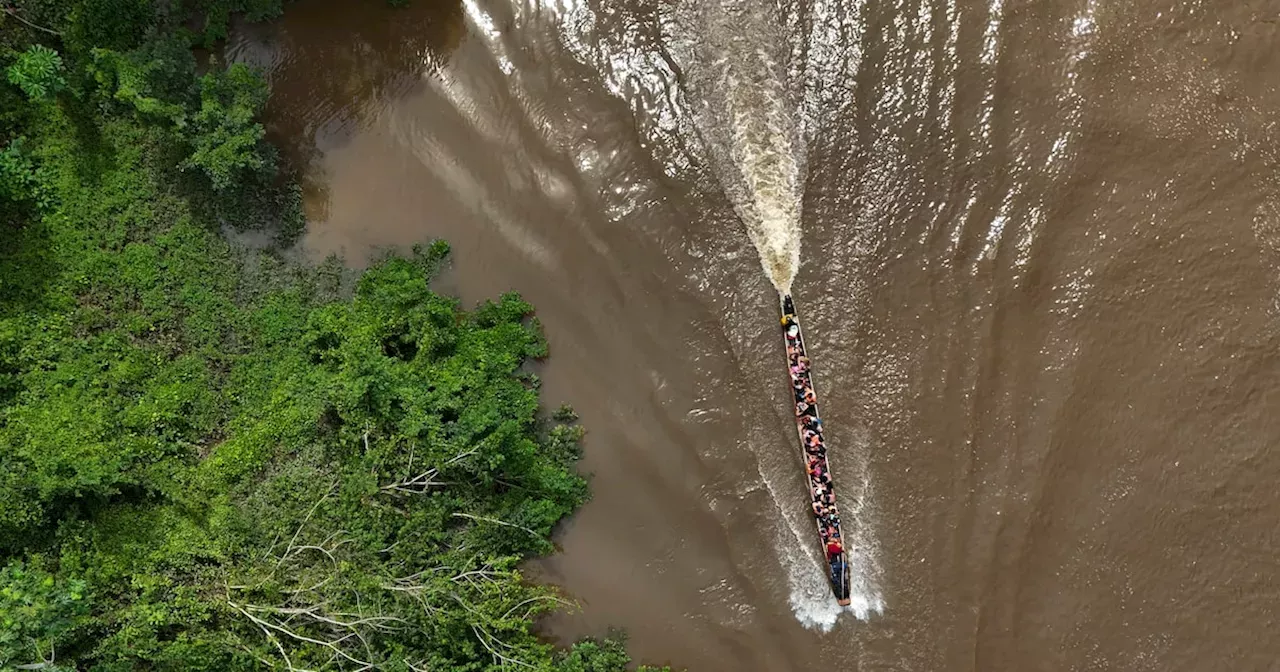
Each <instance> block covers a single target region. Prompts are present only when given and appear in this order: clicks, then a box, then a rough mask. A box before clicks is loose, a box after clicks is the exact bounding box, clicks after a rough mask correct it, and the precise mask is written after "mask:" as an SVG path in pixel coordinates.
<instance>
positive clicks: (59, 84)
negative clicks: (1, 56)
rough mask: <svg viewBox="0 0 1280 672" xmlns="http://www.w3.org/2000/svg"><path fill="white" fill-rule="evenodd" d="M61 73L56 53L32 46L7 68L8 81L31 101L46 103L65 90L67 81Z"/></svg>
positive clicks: (59, 59) (38, 46) (59, 61)
mask: <svg viewBox="0 0 1280 672" xmlns="http://www.w3.org/2000/svg"><path fill="white" fill-rule="evenodd" d="M62 71H63V67H62V57H61V56H59V55H58V52H56V51H54V50H52V49H50V48H48V47H45V46H42V45H39V44H34V45H31V47H29V48H28V49H27V50H26V51H24V52H22V53H21V54H19V55H18V60H17V62H15V63H14V64H13V65H11V66H9V71H8V79H9V83H10V84H13V85H15V86H17V87H18V88H20V89H22V92H23V93H25V94H27V97H28V98H30V99H31V100H33V101H46V100H51V99H53V97H54V96H56V95H58V93H59V92H61V91H62V90H63V89H65V88H66V86H67V80H66V79H64V78H63V76H62Z"/></svg>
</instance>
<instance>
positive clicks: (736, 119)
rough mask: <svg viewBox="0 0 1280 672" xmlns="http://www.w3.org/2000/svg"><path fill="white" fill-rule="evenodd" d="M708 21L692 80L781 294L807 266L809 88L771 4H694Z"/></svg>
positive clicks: (713, 153)
mask: <svg viewBox="0 0 1280 672" xmlns="http://www.w3.org/2000/svg"><path fill="white" fill-rule="evenodd" d="M693 4H697V5H698V11H700V12H701V16H699V17H698V18H697V20H695V21H692V23H693V24H694V25H699V26H702V27H704V31H703V32H702V36H703V39H701V40H699V41H698V42H697V47H696V48H695V51H696V52H697V53H696V56H695V58H694V59H693V63H692V64H691V67H690V69H689V71H688V72H687V74H688V81H687V86H688V87H689V89H690V91H691V93H693V94H694V95H693V96H692V97H693V99H694V100H697V101H698V103H697V105H696V109H695V110H694V120H695V124H696V126H697V128H698V131H699V133H701V134H702V136H703V139H704V141H705V144H706V149H707V150H708V152H709V154H710V159H711V168H712V170H713V171H714V172H715V173H716V176H717V178H718V179H719V180H720V183H721V184H722V185H723V187H724V189H725V191H726V193H727V194H728V196H729V199H730V201H731V202H732V203H733V207H734V210H735V211H736V212H737V213H738V217H739V218H740V219H741V220H742V222H743V224H744V225H745V226H746V229H747V234H748V235H749V236H750V237H751V242H752V243H753V244H754V245H755V248H756V251H757V252H758V253H759V255H760V263H761V265H762V266H763V267H764V270H765V273H766V274H767V275H768V276H769V279H770V280H771V281H772V282H773V285H774V287H776V288H777V289H778V292H779V293H780V294H783V295H786V294H790V293H791V283H792V281H793V280H794V279H795V276H796V271H797V270H798V269H799V267H800V199H801V190H802V189H803V186H804V159H805V144H804V133H803V128H802V126H801V124H800V122H799V117H798V116H797V115H796V114H795V112H794V110H795V109H796V107H797V105H796V103H797V102H798V100H799V98H800V96H801V95H802V92H800V91H793V90H792V87H789V86H788V82H789V81H790V80H791V78H790V77H789V76H788V73H787V64H786V60H787V59H786V57H787V51H786V45H785V42H784V41H783V39H782V36H781V35H780V34H779V31H778V26H777V22H776V20H774V18H773V17H771V16H770V15H769V13H768V11H769V6H768V3H758V2H733V1H732V0H722V1H721V2H708V3H693Z"/></svg>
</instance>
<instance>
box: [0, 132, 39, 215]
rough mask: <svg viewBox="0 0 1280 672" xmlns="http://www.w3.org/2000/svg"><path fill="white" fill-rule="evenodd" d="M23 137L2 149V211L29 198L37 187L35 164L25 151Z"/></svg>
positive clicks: (0, 163) (0, 154) (0, 166)
mask: <svg viewBox="0 0 1280 672" xmlns="http://www.w3.org/2000/svg"><path fill="white" fill-rule="evenodd" d="M24 144H25V141H24V139H23V138H15V139H14V140H13V141H12V142H10V143H9V144H8V145H6V146H5V147H4V149H0V213H3V212H4V211H5V208H6V205H5V204H6V202H7V203H8V204H10V206H12V205H14V204H18V203H21V202H23V201H27V200H29V199H30V198H31V197H32V196H33V192H34V189H35V187H36V176H35V165H34V164H33V163H32V162H31V159H29V158H28V157H27V156H26V155H25V154H24V153H23V149H22V148H23V145H24Z"/></svg>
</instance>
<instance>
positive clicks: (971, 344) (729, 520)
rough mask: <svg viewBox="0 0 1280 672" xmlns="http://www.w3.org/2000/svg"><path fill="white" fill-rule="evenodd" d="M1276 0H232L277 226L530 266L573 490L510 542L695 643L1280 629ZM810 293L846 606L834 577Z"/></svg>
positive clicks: (1100, 648)
mask: <svg viewBox="0 0 1280 672" xmlns="http://www.w3.org/2000/svg"><path fill="white" fill-rule="evenodd" d="M1278 41H1280V15H1277V13H1276V10H1275V7H1274V4H1273V3H1264V2H1258V1H1256V0H1244V1H1241V2H1233V3H1223V2H1218V3H1209V2H1200V1H1193V2H1174V1H1173V0H1144V1H1143V2H1137V1H1135V0H1114V1H1105V0H1044V1H1042V2H1034V3H1028V2H1022V3H1016V2H1012V1H1011V0H983V1H976V2H975V1H969V0H923V1H922V0H898V1H896V2H870V1H868V0H843V1H836V0H808V1H805V2H781V3H773V2H761V1H752V0H710V1H701V0H665V1H662V2H647V1H645V0H613V1H610V2H599V1H594V0H524V1H521V0H463V2H461V3H450V2H427V1H426V0H412V2H411V3H410V6H409V7H408V8H404V9H393V8H390V7H386V6H384V3H382V2H380V1H379V2H365V3H350V2H340V1H339V0H298V2H295V3H293V4H291V5H290V6H289V8H288V9H287V11H286V14H285V16H284V17H283V19H281V20H279V21H277V22H275V23H271V24H266V25H245V26H240V27H239V29H238V30H237V32H236V34H235V36H234V37H233V39H232V41H231V44H229V45H228V49H227V52H228V56H229V57H230V58H232V59H235V60H241V61H246V62H251V63H255V64H258V65H261V66H263V67H264V68H266V70H267V72H268V77H269V79H270V81H271V84H272V99H271V102H270V103H269V108H268V114H267V117H268V118H267V125H268V131H269V134H270V137H271V139H272V140H273V141H275V142H276V143H277V144H279V145H280V146H281V147H282V148H283V150H284V153H285V156H286V158H287V159H288V160H289V162H290V163H291V164H292V165H294V166H296V167H297V168H298V170H299V171H300V172H301V174H302V178H303V184H304V192H305V201H306V209H307V214H308V229H307V232H306V234H305V237H304V239H303V241H302V243H301V244H300V248H299V249H300V251H301V252H303V253H305V254H307V255H309V256H311V257H313V258H317V259H319V258H323V257H325V256H327V255H329V254H340V255H342V256H343V257H344V258H345V259H346V260H347V262H348V263H349V264H351V265H354V266H360V265H362V264H365V263H367V262H368V261H369V260H370V259H372V258H374V257H376V255H378V254H380V253H381V251H382V250H384V249H386V248H395V247H403V246H407V245H411V244H413V243H416V242H421V241H424V240H428V239H431V238H435V237H443V238H446V239H448V240H449V241H450V243H451V244H452V245H453V249H454V258H453V263H452V266H451V269H450V270H449V272H448V273H447V275H446V276H445V277H444V278H442V280H441V282H440V288H441V289H442V290H444V291H449V292H454V293H457V294H459V295H460V296H461V297H462V298H463V300H464V301H466V302H468V303H472V302H475V301H478V300H480V299H482V298H486V297H492V296H494V295H496V294H498V293H500V292H503V291H507V290H511V289H515V290H517V291H519V292H521V293H522V294H523V295H524V297H525V298H527V299H528V300H530V301H531V302H532V303H533V304H534V305H535V306H536V307H537V309H538V317H539V319H540V320H541V321H542V323H543V325H544V327H545V329H546V332H547V336H548V339H549V341H550V345H551V353H552V354H551V356H550V357H549V358H548V359H547V360H546V362H545V363H543V364H540V365H539V370H538V372H539V375H540V376H541V378H542V381H543V394H544V400H545V402H546V403H547V404H548V405H552V406H554V405H558V404H559V403H561V402H568V403H570V404H572V405H573V406H574V408H575V409H576V410H577V411H578V412H579V414H580V415H581V417H582V422H583V424H584V426H585V427H586V428H587V429H588V435H587V440H586V444H585V454H586V457H585V460H584V463H583V468H584V470H585V471H588V472H590V473H591V474H592V487H593V493H594V495H593V499H592V501H591V502H590V503H588V504H587V505H586V506H585V507H584V508H583V509H582V510H581V511H580V512H579V513H578V514H577V515H576V516H575V517H574V518H572V519H571V520H570V521H569V522H568V523H567V524H566V525H565V526H564V529H563V530H562V532H561V533H560V537H559V540H560V544H561V546H562V551H561V552H560V553H558V554H556V555H554V556H551V557H548V558H546V559H545V560H542V561H540V562H538V563H536V564H535V565H533V566H531V567H529V569H528V571H529V573H530V574H531V575H532V576H534V577H536V578H538V579H539V580H541V581H546V582H550V583H554V584H557V585H559V586H561V587H562V589H563V590H564V591H565V593H566V594H567V595H568V596H570V597H572V598H573V599H575V600H576V601H577V603H578V604H579V605H580V608H579V609H577V610H575V611H571V612H566V613H563V614H561V615H557V616H555V617H553V618H550V619H548V620H547V621H546V622H544V623H543V624H542V628H543V631H544V632H546V633H547V634H548V636H550V637H553V638H557V639H561V640H564V641H569V640H571V639H573V638H576V637H579V636H583V635H601V634H604V633H605V631H606V629H607V628H608V627H611V626H616V627H620V628H623V629H625V630H626V631H627V632H628V633H629V636H630V639H629V648H630V650H631V651H632V653H633V654H634V655H635V656H636V657H637V658H638V659H639V660H641V661H644V662H653V663H662V662H669V663H672V664H675V665H678V666H681V667H687V668H688V669H690V670H695V671H698V672H702V671H711V672H716V671H721V670H723V671H725V672H729V671H739V670H744V671H745V670H771V671H772V670H808V669H813V668H815V667H821V668H822V669H840V670H929V671H936V670H993V669H994V670H1133V671H1139V670H1153V671H1154V670H1159V671H1162V672H1163V671H1169V670H1209V669H1231V670H1254V669H1258V670H1260V669H1270V668H1271V666H1273V665H1274V664H1275V660H1277V658H1278V657H1280V651H1277V644H1276V643H1275V642H1273V641H1271V640H1272V639H1274V637H1272V636H1271V635H1272V634H1273V633H1274V632H1275V629H1276V626H1277V622H1276V619H1277V616H1276V614H1277V613H1280V572H1278V571H1277V569H1276V561H1275V557H1276V554H1277V550H1278V547H1280V533H1278V532H1277V529H1278V528H1277V525H1276V522H1275V521H1276V520H1277V514H1278V511H1280V494H1278V493H1277V489H1276V487H1275V485H1274V484H1275V483H1276V482H1277V480H1278V479H1280V460H1278V459H1277V458H1276V456H1275V451H1274V449H1275V447H1276V446H1277V444H1278V443H1280V359H1278V358H1277V354H1276V353H1277V350H1278V348H1280V182H1278V180H1280V166H1278V165H1277V154H1276V152H1277V140H1278V138H1277V137H1276V135H1277V129H1278V128H1280V127H1278V126H1277V122H1280V89H1278V88H1277V85H1280V49H1278V48H1277V46H1280V45H1277V42H1278ZM775 288H790V289H791V291H792V292H793V293H794V296H795V297H796V302H797V305H798V307H799V310H800V313H801V316H802V317H803V318H804V319H805V324H806V336H807V342H808V347H809V350H810V355H811V357H812V359H813V365H814V368H815V371H816V381H817V385H818V392H819V394H820V396H821V399H822V403H823V416H824V421H825V426H826V428H827V435H828V443H829V450H830V452H831V457H832V462H833V466H834V470H835V477H836V482H837V495H838V497H839V498H840V502H841V510H842V512H843V516H842V517H843V518H844V519H845V521H844V525H845V527H846V528H847V529H846V532H847V533H848V534H850V536H851V537H852V539H853V541H854V542H855V543H856V546H857V550H856V556H855V560H854V569H855V572H854V575H855V576H854V578H855V584H856V585H855V591H854V597H855V600H854V604H853V605H852V607H851V608H849V609H847V610H841V609H839V608H838V607H837V606H836V605H835V602H834V599H833V598H832V597H831V594H830V591H829V589H828V587H827V586H826V584H825V582H824V580H823V577H822V574H821V568H820V558H819V554H818V553H819V551H818V548H817V538H816V534H815V533H814V531H813V525H812V519H811V516H809V515H808V514H807V512H806V506H807V501H806V496H805V485H804V478H803V474H802V471H801V468H800V464H799V461H798V459H797V451H798V447H797V446H796V436H795V431H794V426H793V424H792V423H793V418H792V417H791V409H790V406H789V404H788V401H789V400H788V395H789V390H788V389H787V383H786V376H785V369H784V358H783V353H782V345H781V339H780V338H779V334H778V329H777V298H776V291H775Z"/></svg>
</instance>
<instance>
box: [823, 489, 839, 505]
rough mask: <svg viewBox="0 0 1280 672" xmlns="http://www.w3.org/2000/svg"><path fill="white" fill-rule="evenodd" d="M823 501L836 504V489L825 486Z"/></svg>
mask: <svg viewBox="0 0 1280 672" xmlns="http://www.w3.org/2000/svg"><path fill="white" fill-rule="evenodd" d="M822 503H823V504H826V505H827V506H835V505H836V491H835V490H832V489H831V488H830V487H824V488H823V491H822Z"/></svg>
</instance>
